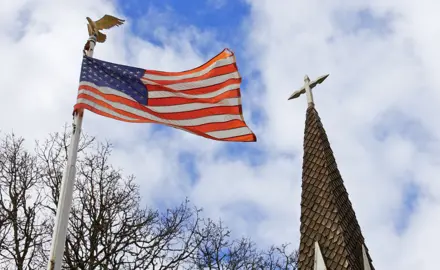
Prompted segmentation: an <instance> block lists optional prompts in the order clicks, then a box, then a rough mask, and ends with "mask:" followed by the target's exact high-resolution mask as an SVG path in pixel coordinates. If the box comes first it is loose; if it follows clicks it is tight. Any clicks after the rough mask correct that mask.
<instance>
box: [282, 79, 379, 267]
mask: <svg viewBox="0 0 440 270" xmlns="http://www.w3.org/2000/svg"><path fill="white" fill-rule="evenodd" d="M327 77H328V75H324V76H321V77H319V78H318V79H316V80H315V81H313V82H310V79H309V77H308V76H307V75H306V76H305V77H304V86H303V87H302V88H301V89H299V90H298V91H296V92H295V93H293V94H292V95H291V96H290V98H289V99H294V98H297V97H299V96H300V95H301V94H304V93H305V94H306V95H307V101H308V108H307V113H306V125H305V130H304V156H303V166H302V192H301V217H300V220H301V226H300V231H301V236H300V246H299V256H298V269H299V270H312V269H313V270H374V267H373V265H372V263H371V258H370V256H369V254H368V253H369V252H368V249H367V248H366V246H365V240H364V238H363V236H362V233H361V228H360V226H359V224H358V221H357V219H356V215H355V212H354V209H353V207H352V205H351V202H350V200H349V197H348V193H347V190H346V189H345V186H344V181H343V180H342V177H341V174H340V172H339V169H338V167H337V164H336V160H335V157H334V155H333V151H332V149H331V147H330V142H329V140H328V138H327V134H326V132H325V130H324V127H323V125H322V123H321V119H320V117H319V115H318V112H317V111H316V109H315V105H314V103H313V95H312V89H313V88H314V87H315V86H316V85H318V84H320V83H322V82H323V81H324V80H325V79H326V78H327Z"/></svg>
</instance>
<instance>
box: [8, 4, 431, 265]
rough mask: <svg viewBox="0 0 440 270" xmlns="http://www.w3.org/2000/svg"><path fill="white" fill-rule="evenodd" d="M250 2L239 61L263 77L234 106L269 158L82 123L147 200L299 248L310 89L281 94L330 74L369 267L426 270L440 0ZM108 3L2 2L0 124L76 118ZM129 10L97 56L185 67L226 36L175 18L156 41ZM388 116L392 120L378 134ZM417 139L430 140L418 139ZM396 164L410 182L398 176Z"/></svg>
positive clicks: (127, 127)
mask: <svg viewBox="0 0 440 270" xmlns="http://www.w3.org/2000/svg"><path fill="white" fill-rule="evenodd" d="M248 3H249V4H250V5H251V15H250V17H249V18H248V21H247V22H246V26H247V29H246V31H245V34H246V38H247V41H246V42H247V45H248V46H247V48H248V50H247V52H246V53H247V55H246V58H247V59H252V62H249V63H246V65H245V64H244V63H243V64H241V63H239V68H242V67H244V66H246V67H251V66H255V69H257V70H258V71H259V72H260V74H261V78H258V80H256V81H253V82H252V83H251V84H250V86H249V87H248V89H247V90H248V92H249V93H248V94H247V95H246V97H249V98H248V99H246V100H244V103H245V106H246V107H245V108H244V109H245V117H246V118H247V122H248V123H250V125H251V127H252V129H253V130H254V131H255V132H257V137H258V140H259V141H258V143H257V144H256V146H258V150H259V151H262V152H264V154H265V155H266V159H265V160H266V161H265V162H264V163H262V164H260V165H257V166H251V165H250V163H249V162H248V159H249V157H246V156H245V157H244V158H243V159H242V160H237V159H229V158H228V155H223V156H221V157H220V158H218V155H219V154H220V153H223V152H220V150H223V151H224V146H225V145H226V144H224V143H219V142H214V141H208V140H205V139H203V138H199V137H196V136H194V135H192V134H187V133H183V132H181V131H178V132H172V133H171V134H170V133H168V132H167V133H161V132H162V130H159V131H158V130H157V129H155V128H153V125H136V124H127V123H121V122H116V121H113V120H110V119H105V118H103V117H100V116H97V115H94V114H92V113H90V112H86V114H85V119H84V127H83V128H84V131H86V132H87V133H90V134H92V135H96V136H98V138H99V139H109V140H110V141H112V142H114V143H115V145H116V149H115V150H114V155H113V161H114V162H115V165H116V166H117V167H121V168H123V169H124V171H125V172H127V173H133V174H135V175H136V176H137V178H138V182H139V183H140V184H141V187H142V191H143V195H144V199H145V201H146V202H148V203H155V202H157V201H158V200H160V202H161V204H162V205H163V204H165V205H170V204H174V203H176V202H179V201H180V200H181V199H182V198H183V197H185V196H190V198H191V199H192V200H193V202H195V203H196V204H197V205H199V206H201V207H204V208H205V210H206V214H207V215H209V216H211V217H212V218H214V219H216V218H222V219H224V220H225V222H226V224H227V225H229V226H230V227H231V228H232V229H233V231H234V232H235V233H236V234H237V235H240V234H244V235H248V236H251V237H253V238H254V239H257V240H258V241H259V242H260V243H262V244H272V243H282V242H285V241H288V242H292V243H293V245H294V246H295V247H296V245H297V243H298V237H299V235H298V233H299V200H300V177H301V160H302V139H303V132H304V117H305V108H306V101H305V98H304V97H301V98H299V99H297V100H293V101H287V97H288V96H289V95H290V94H291V93H292V92H293V91H294V90H296V89H297V88H299V87H301V85H302V80H303V76H304V74H308V75H309V76H310V77H311V78H312V79H313V78H315V77H317V76H320V75H322V74H325V73H330V74H331V75H330V77H329V78H328V79H327V80H326V81H325V83H324V84H322V85H319V86H318V87H317V88H316V90H315V101H316V104H317V109H318V111H319V112H320V115H321V118H322V121H323V124H324V126H325V128H326V130H327V132H328V136H329V139H330V141H331V143H332V147H333V150H334V152H335V156H336V158H337V160H338V164H339V168H340V171H341V173H342V176H343V178H344V180H345V183H346V186H347V189H348V192H349V194H350V198H351V200H352V202H353V205H354V207H355V210H356V213H357V216H358V219H359V221H360V225H361V228H362V230H363V233H364V236H365V237H366V239H367V245H368V246H369V249H370V252H371V255H372V257H373V260H374V263H375V266H376V268H377V269H402V270H405V269H414V267H417V269H421V270H422V269H435V267H436V262H435V259H434V258H435V254H434V252H435V250H436V249H435V243H436V242H438V241H439V240H440V233H439V232H438V230H436V227H438V223H439V222H440V221H438V217H439V216H440V203H439V201H440V184H439V183H440V182H439V181H436V176H437V175H439V173H440V172H439V170H440V169H439V168H440V167H439V166H438V164H439V156H440V155H439V154H440V148H439V146H440V145H439V143H438V141H439V138H440V126H439V125H438V124H437V121H436V116H437V115H439V113H440V112H439V110H440V106H438V105H439V104H440V95H439V94H438V90H437V89H438V88H440V80H439V79H438V77H437V74H436V71H437V70H439V69H440V66H439V65H440V62H439V61H437V59H438V58H439V53H438V48H439V45H440V44H439V43H440V38H437V36H440V27H439V26H437V24H434V23H433V18H436V15H435V14H434V13H433V12H434V11H435V10H437V9H438V8H437V9H436V5H440V3H439V4H435V3H430V2H429V1H421V2H420V3H419V4H417V5H414V4H412V3H411V2H410V1H386V2H384V1H378V0H374V1H368V2H367V1H342V0H339V1H333V2H328V3H323V2H322V1H316V0H312V1H296V2H292V1H282V0H270V1H269V0H255V1H250V0H249V1H248ZM358 11H363V12H364V13H365V12H367V14H368V13H369V14H370V15H369V17H368V18H369V20H370V21H362V20H361V19H359V17H357V16H355V15H356V14H357V12H358ZM104 13H110V14H114V15H120V14H118V13H117V12H116V9H115V7H114V6H112V4H111V3H109V2H107V1H99V0H96V1H74V2H69V3H65V2H62V3H61V2H59V3H58V2H57V3H54V2H53V1H44V0H40V1H15V2H14V1H9V2H8V1H3V2H1V4H0V25H2V28H1V29H0V50H1V51H2V52H5V53H3V58H2V63H3V65H4V69H3V71H2V73H0V93H1V95H0V96H1V97H2V100H1V101H0V106H1V107H0V108H1V114H0V122H1V123H2V126H1V129H2V132H9V131H11V130H14V131H15V132H16V133H17V134H19V135H22V136H24V137H26V138H27V139H28V142H29V143H31V141H32V139H35V138H42V137H44V136H45V135H46V134H47V133H49V132H52V131H57V130H60V129H61V128H62V126H63V125H64V123H65V122H66V121H70V119H71V118H70V117H71V112H72V107H73V104H74V101H75V94H76V89H77V82H78V77H79V67H80V63H81V56H82V47H83V45H84V42H85V41H86V39H87V30H86V20H85V17H86V16H90V17H92V18H98V17H100V16H102V14H104ZM429 14H432V15H431V16H430V15H429ZM364 15H365V14H364ZM121 17H123V16H121ZM374 18H379V19H380V20H379V22H376V23H373V24H372V25H374V26H376V28H377V26H378V25H380V26H381V27H382V28H381V29H376V28H371V27H368V26H369V24H370V23H371V20H374ZM364 19H365V18H364ZM135 23H139V25H143V23H145V22H142V21H141V22H130V21H129V20H128V21H127V24H126V25H124V26H123V27H120V28H116V29H112V30H111V31H109V33H108V40H107V42H106V43H105V44H98V46H97V47H96V53H95V56H96V57H98V58H100V59H105V60H107V61H113V62H117V63H121V64H129V65H135V66H138V67H143V68H149V69H162V70H182V69H188V68H191V67H194V66H198V65H200V64H201V63H202V62H204V61H206V60H207V59H208V58H209V57H211V56H212V55H201V54H200V53H199V51H198V48H197V47H198V46H207V44H215V45H213V46H212V48H213V49H212V51H213V52H214V48H216V47H219V46H220V45H222V43H221V42H219V41H216V40H215V35H213V34H212V33H210V32H204V31H201V30H199V29H197V28H195V27H184V26H180V27H181V29H180V30H185V31H180V33H181V34H179V35H178V34H177V32H175V31H173V30H170V29H169V28H168V27H164V28H162V29H160V31H153V30H151V31H152V32H151V31H150V30H149V31H150V32H149V33H148V34H152V35H154V36H155V38H157V39H159V40H160V39H162V40H163V41H164V42H165V44H166V46H164V47H159V46H157V45H155V44H152V43H149V42H147V41H145V40H142V39H141V38H140V37H136V36H134V35H133V33H131V31H130V30H129V29H130V28H129V26H133V25H134V24H135ZM355 25H357V26H362V27H363V28H362V29H355V28H354V27H353V26H355ZM149 26H150V29H155V28H154V27H153V26H154V25H153V26H152V25H149ZM384 29H386V31H383V30H384ZM250 63H252V64H253V65H251V64H250ZM248 72H249V70H244V71H242V74H248ZM254 87H255V88H254ZM253 89H255V91H258V95H254V92H253V91H254V90H253ZM250 109H251V111H253V112H255V111H257V110H260V111H261V112H263V114H264V118H265V121H264V125H257V124H258V123H252V122H251V121H250V115H251V114H250V113H251V111H249V110H250ZM390 112H391V114H392V113H395V114H396V115H397V118H396V119H403V118H405V117H407V118H410V119H412V120H411V121H415V122H417V123H418V125H416V126H415V128H417V129H418V130H419V131H422V130H423V134H425V135H426V136H425V135H423V136H421V135H420V134H419V135H420V136H421V137H420V138H419V137H418V136H419V135H417V134H416V135H414V136H413V137H411V136H407V135H408V134H404V133H408V132H410V131H405V130H406V129H405V128H402V127H401V126H402V125H405V123H406V122H405V121H403V122H398V123H396V120H395V119H394V118H393V117H391V118H389V117H388V116H389V115H390ZM383 129H390V130H391V131H392V132H391V131H390V135H389V136H388V137H386V136H385V135H383V134H382V135H383V136H384V138H383V139H382V140H380V141H379V140H378V139H377V136H378V135H377V134H378V132H379V133H380V131H383ZM425 137H429V138H430V139H429V142H421V140H426V138H425ZM424 144H425V145H424ZM182 151H190V152H191V153H192V154H194V155H195V160H196V168H197V170H198V174H199V177H198V178H197V179H195V181H193V179H191V175H190V173H189V172H188V171H185V170H184V168H183V167H182V165H181V164H180V162H179V154H180V153H182ZM287 154H289V155H287ZM406 174H410V175H411V176H412V179H404V176H405V175H406ZM410 181H413V182H414V183H415V184H416V185H417V186H419V188H420V191H421V194H422V195H421V196H422V197H421V199H420V200H419V201H418V202H417V207H416V208H415V209H416V212H415V213H414V215H411V216H409V217H408V219H409V220H408V224H407V227H406V228H405V229H404V231H403V232H398V231H397V230H396V220H397V219H398V217H399V215H400V216H401V211H402V208H403V205H404V200H405V198H404V191H405V188H406V187H407V185H408V183H409V182H410ZM249 212H252V215H248V213H249Z"/></svg>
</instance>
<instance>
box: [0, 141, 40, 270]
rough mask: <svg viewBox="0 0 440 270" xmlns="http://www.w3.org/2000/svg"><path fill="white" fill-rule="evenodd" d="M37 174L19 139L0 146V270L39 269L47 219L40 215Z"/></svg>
mask: <svg viewBox="0 0 440 270" xmlns="http://www.w3.org/2000/svg"><path fill="white" fill-rule="evenodd" d="M40 179H41V172H40V169H39V168H38V166H37V160H36V157H35V156H33V155H31V154H30V153H29V152H28V151H26V150H25V149H24V147H23V139H22V138H17V137H15V136H14V135H7V136H5V137H4V138H3V139H2V140H1V142H0V215H1V217H0V268H2V269H18V270H24V269H29V270H31V269H41V266H42V263H43V261H42V260H40V259H41V256H39V255H41V252H42V241H43V238H44V236H45V231H44V228H45V226H46V222H47V219H46V218H45V217H44V216H43V215H40V213H41V211H42V202H43V197H42V192H41V189H42V186H41V181H40Z"/></svg>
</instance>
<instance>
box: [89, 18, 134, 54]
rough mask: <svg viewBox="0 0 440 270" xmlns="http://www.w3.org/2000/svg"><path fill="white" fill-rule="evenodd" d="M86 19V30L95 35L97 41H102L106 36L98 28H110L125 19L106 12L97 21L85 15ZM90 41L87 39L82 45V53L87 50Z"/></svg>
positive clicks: (91, 35)
mask: <svg viewBox="0 0 440 270" xmlns="http://www.w3.org/2000/svg"><path fill="white" fill-rule="evenodd" d="M86 19H87V21H88V24H87V30H88V32H89V36H90V37H95V42H99V43H104V42H105V40H106V39H107V36H106V35H105V34H104V33H102V32H101V31H99V30H104V29H110V28H112V27H114V26H120V25H122V24H123V23H124V22H125V20H122V19H119V18H116V17H114V16H111V15H108V14H106V15H104V16H103V17H102V18H101V19H99V20H97V21H93V20H92V19H90V17H86ZM90 41H91V40H90V39H89V40H88V41H87V43H86V45H85V46H84V53H86V52H87V51H89V49H90Z"/></svg>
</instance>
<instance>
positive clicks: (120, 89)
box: [75, 49, 256, 142]
mask: <svg viewBox="0 0 440 270" xmlns="http://www.w3.org/2000/svg"><path fill="white" fill-rule="evenodd" d="M240 83H241V77H240V74H239V72H238V69H237V65H236V61H235V56H234V54H233V53H232V52H231V51H230V50H228V49H225V50H223V51H222V52H221V53H220V54H218V55H217V56H215V57H214V58H212V59H211V60H209V61H208V62H206V63H205V64H203V65H201V66H200V67H197V68H194V69H191V70H188V71H183V72H164V71H156V70H145V69H140V68H136V67H130V66H124V65H118V64H114V63H110V62H105V61H102V60H98V59H96V58H90V57H88V56H86V55H84V57H83V62H82V68H81V76H80V83H79V89H78V98H77V104H76V105H75V110H79V109H87V110H90V111H92V112H94V113H97V114H100V115H103V116H106V117H110V118H113V119H117V120H120V121H125V122H135V123H158V124H164V125H167V126H171V127H174V128H179V129H183V130H185V131H188V132H191V133H194V134H197V135H199V136H203V137H206V138H209V139H214V140H220V141H235V142H254V141H256V136H255V135H254V133H253V132H252V131H251V130H250V129H249V127H248V126H247V125H246V123H245V121H244V118H243V113H242V107H241V98H240Z"/></svg>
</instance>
